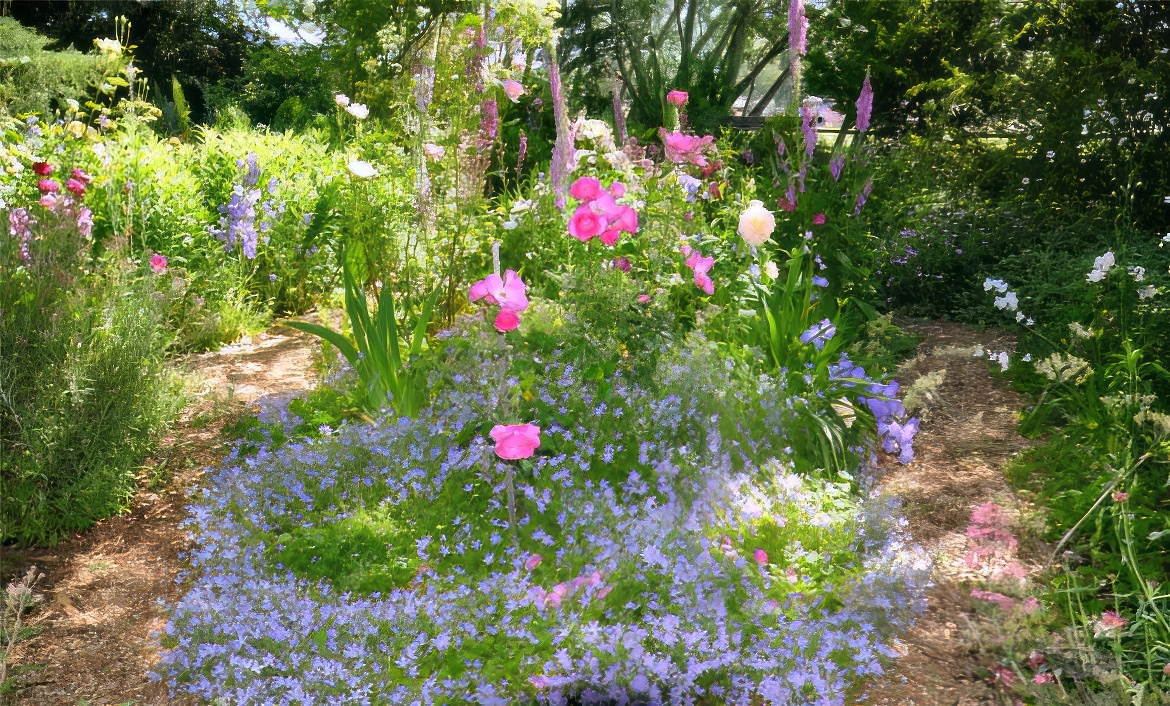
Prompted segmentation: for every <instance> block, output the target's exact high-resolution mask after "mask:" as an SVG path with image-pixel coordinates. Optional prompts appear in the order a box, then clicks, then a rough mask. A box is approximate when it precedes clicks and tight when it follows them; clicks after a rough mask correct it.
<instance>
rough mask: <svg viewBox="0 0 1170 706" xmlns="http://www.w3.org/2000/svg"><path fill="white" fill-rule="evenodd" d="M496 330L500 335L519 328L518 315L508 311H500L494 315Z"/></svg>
mask: <svg viewBox="0 0 1170 706" xmlns="http://www.w3.org/2000/svg"><path fill="white" fill-rule="evenodd" d="M495 326H496V330H497V331H499V332H500V333H506V332H508V331H514V330H515V329H517V328H518V327H519V326H520V315H519V314H517V313H516V312H514V311H511V310H509V309H500V313H498V314H496V322H495Z"/></svg>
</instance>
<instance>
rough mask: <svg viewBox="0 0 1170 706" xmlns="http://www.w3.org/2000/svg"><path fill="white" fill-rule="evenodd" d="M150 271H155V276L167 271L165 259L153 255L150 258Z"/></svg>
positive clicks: (156, 254)
mask: <svg viewBox="0 0 1170 706" xmlns="http://www.w3.org/2000/svg"><path fill="white" fill-rule="evenodd" d="M150 269H152V270H154V271H155V274H160V275H161V274H162V273H164V272H166V271H167V259H166V257H164V256H162V255H159V254H158V253H155V254H153V255H151V256H150Z"/></svg>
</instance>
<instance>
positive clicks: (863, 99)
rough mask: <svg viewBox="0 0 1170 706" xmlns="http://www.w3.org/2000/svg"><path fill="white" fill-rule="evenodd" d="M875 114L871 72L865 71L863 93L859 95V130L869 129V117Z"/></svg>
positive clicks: (861, 131) (862, 85) (862, 131)
mask: <svg viewBox="0 0 1170 706" xmlns="http://www.w3.org/2000/svg"><path fill="white" fill-rule="evenodd" d="M872 116H873V86H871V85H870V84H869V72H868V71H866V72H865V81H864V82H863V83H862V84H861V95H860V96H858V97H857V131H858V132H860V133H864V132H865V131H866V130H868V129H869V119H870V117H872Z"/></svg>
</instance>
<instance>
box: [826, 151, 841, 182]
mask: <svg viewBox="0 0 1170 706" xmlns="http://www.w3.org/2000/svg"><path fill="white" fill-rule="evenodd" d="M843 169H845V155H843V154H839V155H837V156H835V157H833V158H832V159H830V160H829V171H830V172H831V173H832V174H833V181H839V180H840V179H841V171H842V170H843Z"/></svg>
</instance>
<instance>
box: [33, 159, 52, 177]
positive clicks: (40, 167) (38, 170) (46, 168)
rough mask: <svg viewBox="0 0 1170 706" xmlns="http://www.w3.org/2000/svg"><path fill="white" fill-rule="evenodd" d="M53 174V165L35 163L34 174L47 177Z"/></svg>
mask: <svg viewBox="0 0 1170 706" xmlns="http://www.w3.org/2000/svg"><path fill="white" fill-rule="evenodd" d="M52 173H53V165H51V164H49V163H48V162H33V174H36V175H37V176H43V177H47V176H49V175H50V174H52Z"/></svg>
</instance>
